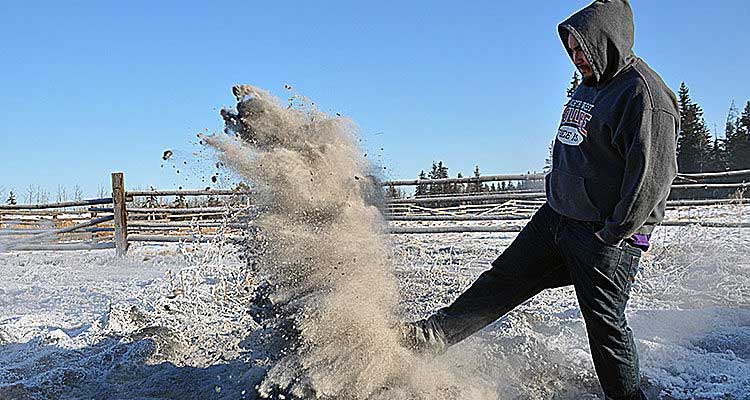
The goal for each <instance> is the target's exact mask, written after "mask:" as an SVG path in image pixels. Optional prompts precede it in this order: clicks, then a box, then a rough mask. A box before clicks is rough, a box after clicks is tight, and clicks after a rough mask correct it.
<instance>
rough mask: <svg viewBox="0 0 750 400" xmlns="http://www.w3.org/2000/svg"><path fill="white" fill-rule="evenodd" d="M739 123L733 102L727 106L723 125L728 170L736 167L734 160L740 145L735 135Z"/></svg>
mask: <svg viewBox="0 0 750 400" xmlns="http://www.w3.org/2000/svg"><path fill="white" fill-rule="evenodd" d="M739 123H740V116H739V111H737V106H736V105H735V104H734V100H732V102H731V103H730V104H729V111H728V112H727V122H726V124H725V125H724V140H725V149H726V152H727V154H726V158H727V163H728V167H729V168H735V167H736V164H737V162H736V158H735V154H737V152H738V150H739V147H741V145H740V142H741V140H740V137H739V135H737V127H738V125H739Z"/></svg>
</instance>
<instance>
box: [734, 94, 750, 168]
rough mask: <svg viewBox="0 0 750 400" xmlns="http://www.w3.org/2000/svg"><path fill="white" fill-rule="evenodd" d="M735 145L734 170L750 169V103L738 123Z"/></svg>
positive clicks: (746, 105)
mask: <svg viewBox="0 0 750 400" xmlns="http://www.w3.org/2000/svg"><path fill="white" fill-rule="evenodd" d="M736 124H737V128H736V132H735V143H734V148H733V149H732V151H733V154H732V155H731V163H732V168H735V169H746V168H750V101H748V102H747V104H745V108H744V109H743V110H742V114H740V116H739V118H738V119H737V121H736Z"/></svg>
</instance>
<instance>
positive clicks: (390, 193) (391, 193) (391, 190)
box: [385, 184, 401, 199]
mask: <svg viewBox="0 0 750 400" xmlns="http://www.w3.org/2000/svg"><path fill="white" fill-rule="evenodd" d="M385 197H386V198H389V199H400V198H401V194H400V193H399V191H398V190H396V186H394V185H392V184H391V185H388V189H387V190H386V192H385Z"/></svg>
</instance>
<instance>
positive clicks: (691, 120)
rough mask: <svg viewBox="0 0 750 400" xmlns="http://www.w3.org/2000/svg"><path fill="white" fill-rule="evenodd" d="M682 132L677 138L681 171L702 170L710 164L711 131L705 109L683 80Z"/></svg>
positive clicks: (678, 161) (681, 89)
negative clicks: (695, 100) (694, 100)
mask: <svg viewBox="0 0 750 400" xmlns="http://www.w3.org/2000/svg"><path fill="white" fill-rule="evenodd" d="M679 105H680V133H679V137H678V139H677V163H678V165H679V170H680V171H681V172H702V171H705V168H706V167H707V166H708V164H709V159H710V153H711V133H710V132H709V130H708V128H707V127H706V123H705V121H704V120H703V109H701V107H700V106H699V105H698V104H696V103H693V101H692V100H691V99H690V90H689V89H688V87H687V85H685V83H684V82H683V83H682V84H681V85H680V90H679Z"/></svg>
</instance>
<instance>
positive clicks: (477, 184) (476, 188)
mask: <svg viewBox="0 0 750 400" xmlns="http://www.w3.org/2000/svg"><path fill="white" fill-rule="evenodd" d="M480 175H481V174H480V172H479V166H478V165H477V166H476V167H475V168H474V177H475V178H477V180H476V182H474V183H473V184H472V185H471V190H470V191H471V192H476V193H479V192H481V191H482V185H481V183H480V182H479V176H480Z"/></svg>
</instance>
